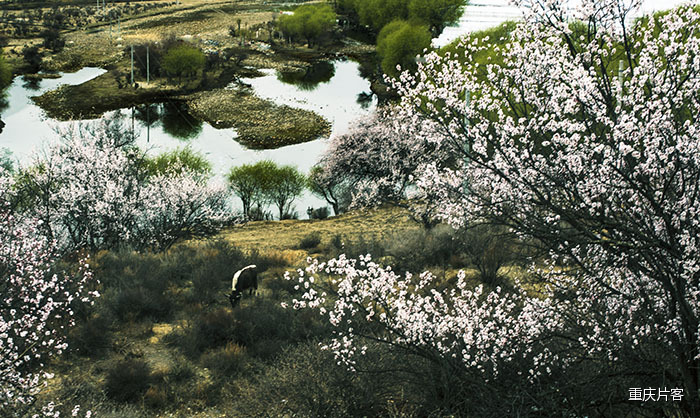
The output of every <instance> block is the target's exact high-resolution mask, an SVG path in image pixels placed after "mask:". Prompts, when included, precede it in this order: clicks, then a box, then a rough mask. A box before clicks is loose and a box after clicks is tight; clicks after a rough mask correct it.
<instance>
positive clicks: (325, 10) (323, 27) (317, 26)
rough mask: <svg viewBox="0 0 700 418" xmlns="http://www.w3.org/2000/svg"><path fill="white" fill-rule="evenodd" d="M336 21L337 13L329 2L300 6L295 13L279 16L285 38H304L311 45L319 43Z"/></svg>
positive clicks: (280, 26)
mask: <svg viewBox="0 0 700 418" xmlns="http://www.w3.org/2000/svg"><path fill="white" fill-rule="evenodd" d="M335 23H336V14H335V12H334V11H333V8H332V7H331V6H330V5H328V4H307V5H303V6H299V7H297V8H296V9H295V10H294V14H291V15H283V16H281V17H280V18H279V21H278V26H279V28H280V30H281V31H282V33H283V34H284V36H285V38H287V39H289V38H291V39H292V40H296V39H298V38H303V39H305V40H306V42H307V43H308V45H309V46H312V45H313V44H314V43H318V42H319V41H320V39H321V38H322V37H323V36H324V35H326V34H327V33H328V32H329V31H330V29H331V28H333V26H335Z"/></svg>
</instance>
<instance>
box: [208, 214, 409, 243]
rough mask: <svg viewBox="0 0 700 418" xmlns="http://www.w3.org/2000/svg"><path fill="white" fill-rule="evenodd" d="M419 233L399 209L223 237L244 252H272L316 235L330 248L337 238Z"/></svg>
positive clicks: (261, 226)
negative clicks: (332, 239) (414, 231)
mask: <svg viewBox="0 0 700 418" xmlns="http://www.w3.org/2000/svg"><path fill="white" fill-rule="evenodd" d="M409 229H419V225H418V224H416V223H415V222H414V221H413V220H411V218H410V217H409V216H408V212H407V211H406V210H404V209H399V208H380V209H367V210H358V211H353V212H349V213H344V214H342V215H340V216H334V217H331V218H328V219H323V220H285V221H259V222H250V223H248V224H245V225H243V226H238V227H234V228H231V229H229V230H226V231H224V232H222V233H221V237H223V238H225V239H227V240H231V241H232V242H233V243H234V244H235V245H237V246H238V247H240V248H242V249H246V250H248V251H250V250H258V251H260V252H263V253H266V252H267V251H270V250H277V251H280V250H292V249H296V248H297V247H298V245H299V241H300V240H301V239H302V238H303V237H304V236H306V235H308V234H311V233H313V232H318V233H320V234H321V245H327V244H328V243H329V242H330V239H331V238H332V237H333V236H335V235H342V236H343V237H344V238H347V239H350V240H357V239H359V238H360V237H365V238H367V237H370V236H372V237H381V236H385V235H388V234H391V233H394V232H397V231H402V230H409Z"/></svg>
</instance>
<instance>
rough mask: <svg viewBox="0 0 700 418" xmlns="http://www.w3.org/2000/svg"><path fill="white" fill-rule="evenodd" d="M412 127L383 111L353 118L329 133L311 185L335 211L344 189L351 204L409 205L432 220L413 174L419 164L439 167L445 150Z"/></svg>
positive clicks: (445, 158)
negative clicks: (338, 130) (344, 128)
mask: <svg viewBox="0 0 700 418" xmlns="http://www.w3.org/2000/svg"><path fill="white" fill-rule="evenodd" d="M414 133H415V131H414V130H413V129H412V128H411V127H409V126H406V125H404V124H403V123H402V121H401V120H400V119H397V118H395V117H394V116H393V115H390V114H386V112H383V111H378V112H375V113H373V114H372V115H371V116H369V117H368V118H367V119H365V120H361V121H358V123H357V125H356V126H355V127H353V128H352V129H351V130H350V131H349V132H347V133H345V134H343V135H339V136H336V137H334V138H333V139H332V141H331V144H330V146H329V147H328V149H327V150H326V152H325V153H324V155H323V157H322V158H321V162H320V163H319V165H318V167H319V168H318V169H316V171H315V172H313V173H312V174H313V178H312V190H314V191H315V193H317V194H318V195H321V196H323V197H324V198H325V199H326V200H327V201H328V202H329V203H331V205H332V206H333V208H334V210H335V211H336V214H337V209H338V208H339V207H340V206H342V205H340V202H341V201H342V200H343V199H342V197H343V196H342V195H343V191H345V190H349V191H350V193H351V195H352V202H350V204H351V206H354V207H363V206H364V207H366V206H376V205H382V204H386V203H390V204H394V205H399V206H410V207H411V208H412V209H413V211H412V213H413V214H414V215H416V216H415V217H416V219H417V220H418V221H420V222H422V223H423V224H425V225H428V226H432V225H433V221H434V218H433V215H434V214H433V212H432V211H433V209H434V207H435V205H434V202H432V201H431V200H430V199H429V196H427V195H426V194H424V193H421V192H422V191H421V190H420V189H417V188H416V187H415V179H416V176H417V174H418V169H419V168H420V167H421V166H423V165H425V164H427V163H429V162H437V163H438V164H440V166H441V167H442V166H444V165H445V164H448V163H449V162H450V156H449V155H448V154H446V152H445V151H446V150H447V149H446V148H445V147H443V146H441V145H440V144H437V143H435V142H433V141H429V140H428V139H427V138H423V137H417V136H415V135H414ZM334 192H335V195H339V196H334ZM407 197H410V198H411V200H406V198H407Z"/></svg>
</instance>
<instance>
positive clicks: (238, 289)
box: [228, 264, 258, 308]
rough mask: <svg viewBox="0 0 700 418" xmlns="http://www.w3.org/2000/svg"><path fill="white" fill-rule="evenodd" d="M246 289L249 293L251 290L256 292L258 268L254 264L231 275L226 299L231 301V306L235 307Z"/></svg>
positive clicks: (250, 293) (251, 292)
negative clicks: (229, 292)
mask: <svg viewBox="0 0 700 418" xmlns="http://www.w3.org/2000/svg"><path fill="white" fill-rule="evenodd" d="M246 289H248V290H249V293H248V294H249V295H252V294H253V292H255V293H256V294H257V292H258V270H257V268H256V267H255V264H253V265H250V266H246V267H243V268H242V269H240V270H238V271H237V272H236V274H234V275H233V280H232V281H231V294H229V295H228V300H229V301H230V302H231V307H232V308H235V307H236V305H238V303H240V301H241V297H242V296H243V292H244V291H245V290H246Z"/></svg>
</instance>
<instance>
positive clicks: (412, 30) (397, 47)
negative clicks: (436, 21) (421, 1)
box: [377, 20, 431, 77]
mask: <svg viewBox="0 0 700 418" xmlns="http://www.w3.org/2000/svg"><path fill="white" fill-rule="evenodd" d="M430 41H431V35H430V31H429V30H428V27H427V26H424V25H420V24H416V23H413V22H407V21H405V20H395V21H393V22H391V23H389V24H388V25H386V26H384V28H383V29H382V31H381V32H379V36H378V37H377V54H378V55H379V57H380V59H381V65H382V71H384V73H385V74H388V75H390V76H392V77H397V76H398V75H399V71H398V70H397V66H400V67H401V70H402V71H403V70H411V71H415V69H416V56H417V55H420V54H422V53H423V50H425V49H426V48H428V47H430Z"/></svg>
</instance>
